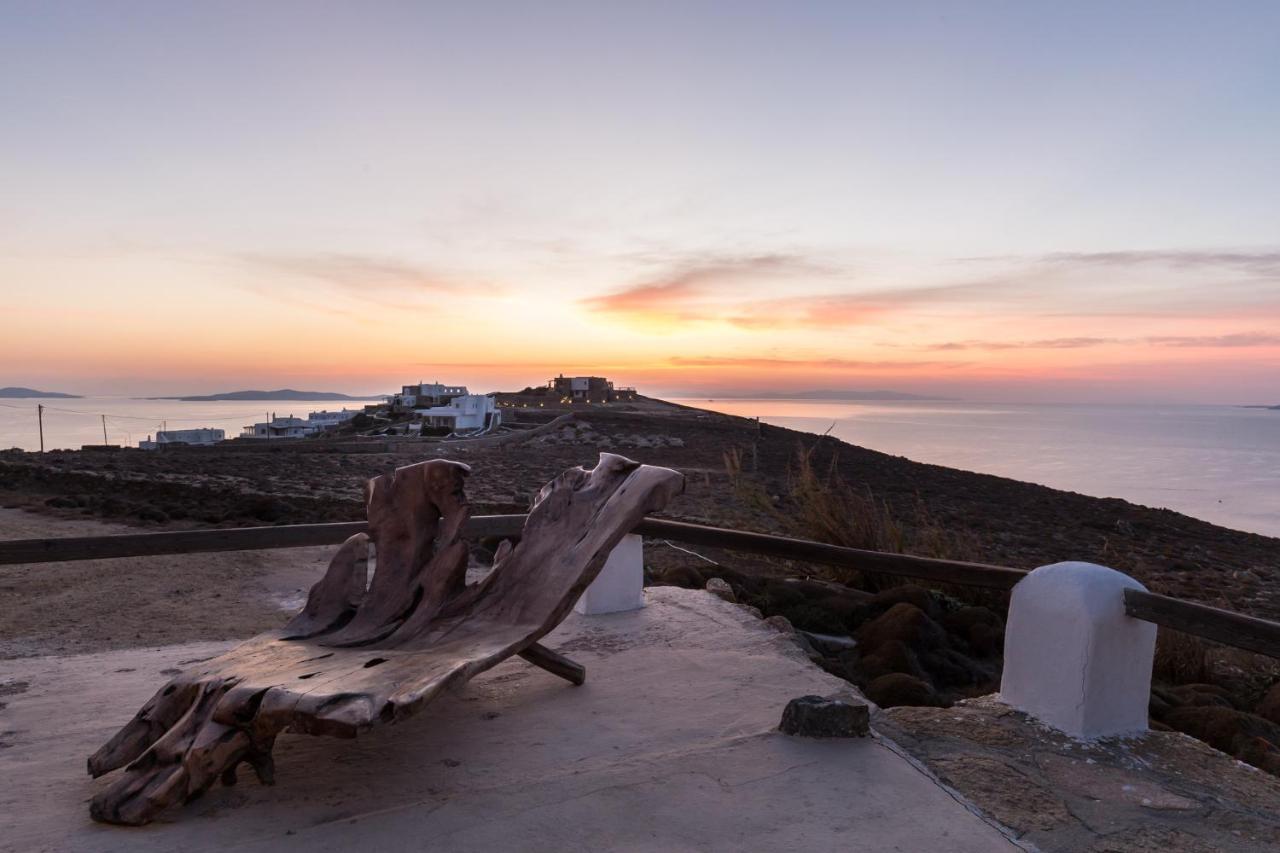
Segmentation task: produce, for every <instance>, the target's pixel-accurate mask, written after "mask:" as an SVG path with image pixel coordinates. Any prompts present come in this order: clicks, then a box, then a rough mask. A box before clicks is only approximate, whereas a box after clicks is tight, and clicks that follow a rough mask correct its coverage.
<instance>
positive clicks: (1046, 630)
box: [1000, 563, 1156, 739]
mask: <svg viewBox="0 0 1280 853" xmlns="http://www.w3.org/2000/svg"><path fill="white" fill-rule="evenodd" d="M1126 589H1141V590H1145V589H1146V587H1144V586H1143V585H1142V584H1140V583H1138V582H1137V581H1136V580H1134V579H1133V578H1131V577H1129V576H1128V575H1125V574H1121V573H1120V572H1117V571H1115V570H1114V569H1108V568H1106V567H1105V566H1097V565H1094V564H1092V563H1054V564H1053V565H1051V566H1041V567H1040V568H1038V569H1036V570H1035V571H1033V572H1031V573H1030V574H1028V575H1027V576H1026V577H1025V578H1023V579H1022V580H1021V581H1019V582H1018V584H1017V586H1015V587H1014V588H1013V596H1012V599H1011V600H1010V602H1009V623H1008V625H1007V627H1006V629H1005V635H1004V675H1003V677H1002V678H1001V681H1000V698H1001V700H1003V701H1004V702H1006V703H1007V704H1009V705H1012V706H1013V707H1014V708H1017V709H1018V710H1021V711H1025V712H1027V713H1028V714H1030V715H1031V716H1033V717H1036V718H1037V719H1039V720H1041V721H1042V722H1044V723H1047V724H1049V725H1050V726H1053V727H1054V728H1056V729H1059V730H1060V731H1063V732H1065V733H1066V734H1069V735H1071V736H1072V737H1076V738H1083V739H1092V738H1098V737H1109V736H1113V735H1125V734H1135V733H1138V732H1143V731H1146V729H1147V704H1148V702H1149V700H1150V693H1151V664H1152V661H1153V659H1154V657H1155V645H1156V626H1155V625H1153V624H1151V623H1150V622H1144V621H1142V620H1140V619H1134V618H1132V617H1130V616H1127V615H1125V612H1124V591H1125V590H1126Z"/></svg>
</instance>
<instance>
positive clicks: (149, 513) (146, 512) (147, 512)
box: [138, 506, 169, 524]
mask: <svg viewBox="0 0 1280 853" xmlns="http://www.w3.org/2000/svg"><path fill="white" fill-rule="evenodd" d="M138 518H140V519H142V520H143V521H155V522H158V523H160V524H164V523H165V522H167V521H168V520H169V513H167V512H165V511H164V510H162V509H157V508H156V507H153V506H144V507H142V508H141V509H139V510H138Z"/></svg>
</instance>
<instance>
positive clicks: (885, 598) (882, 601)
mask: <svg viewBox="0 0 1280 853" xmlns="http://www.w3.org/2000/svg"><path fill="white" fill-rule="evenodd" d="M903 602H905V603H907V604H914V605H915V606H916V607H918V608H920V609H921V610H923V611H924V612H925V613H927V614H928V615H929V616H930V617H931V618H932V617H937V616H938V615H939V611H940V608H939V607H938V600H937V598H936V597H935V596H934V594H933V593H931V592H930V591H929V590H927V589H925V588H924V587H922V586H916V585H915V584H904V585H902V586H895V587H890V588H889V589H886V590H884V591H882V592H878V593H876V594H875V595H874V596H872V597H871V600H870V601H869V602H868V603H869V604H870V605H871V606H872V608H874V609H876V610H889V609H890V608H892V607H893V606H894V605H896V604H901V603H903Z"/></svg>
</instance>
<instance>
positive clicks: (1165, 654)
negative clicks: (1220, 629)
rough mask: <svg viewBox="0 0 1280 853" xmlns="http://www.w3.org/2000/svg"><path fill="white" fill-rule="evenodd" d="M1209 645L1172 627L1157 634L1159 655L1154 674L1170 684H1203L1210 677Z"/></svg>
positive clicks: (1157, 653)
mask: <svg viewBox="0 0 1280 853" xmlns="http://www.w3.org/2000/svg"><path fill="white" fill-rule="evenodd" d="M1208 672H1209V644H1208V642H1206V641H1205V640H1202V639H1201V638H1199V637H1196V636H1193V635H1191V634H1184V633H1182V632H1181V631H1174V630H1172V629H1171V628H1161V629H1160V630H1159V632H1158V633H1157V634H1156V657H1155V662H1154V664H1153V665H1152V668H1151V675H1152V677H1153V678H1154V679H1155V680H1156V681H1164V682H1167V683H1169V684H1200V683H1203V682H1204V681H1205V680H1206V678H1207V677H1208Z"/></svg>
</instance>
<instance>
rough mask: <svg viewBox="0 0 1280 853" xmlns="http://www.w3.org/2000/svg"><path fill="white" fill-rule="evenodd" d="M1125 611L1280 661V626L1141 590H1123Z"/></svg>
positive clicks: (1275, 623) (1252, 617) (1131, 614)
mask: <svg viewBox="0 0 1280 853" xmlns="http://www.w3.org/2000/svg"><path fill="white" fill-rule="evenodd" d="M1124 612H1125V613H1127V614H1129V615H1130V616H1132V617H1133V618H1135V619H1142V620H1144V621H1147V622H1154V623H1155V624H1157V625H1161V626H1163V627H1165V628H1172V629H1174V630H1175V631H1182V632H1183V633H1184V634H1194V635H1195V636H1197V637H1204V638H1205V639H1206V640H1213V641H1214V642H1217V643H1222V644H1224V645H1228V646H1235V647H1236V648H1238V649H1247V650H1249V651H1251V652H1257V653H1258V654H1262V655H1267V656H1269V657H1273V658H1280V623H1277V622H1271V621H1269V620H1267V619H1258V618H1257V617H1254V616H1246V615H1244V614H1243V613H1233V612H1231V611H1230V610H1221V609H1219V608H1217V607H1210V606H1209V605H1207V604H1196V603H1194V602H1191V601H1182V600H1181V599H1177V598H1170V597H1169V596H1167V595H1159V594H1157V593H1154V592H1143V591H1142V590H1140V589H1126V590H1125V591H1124Z"/></svg>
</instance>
